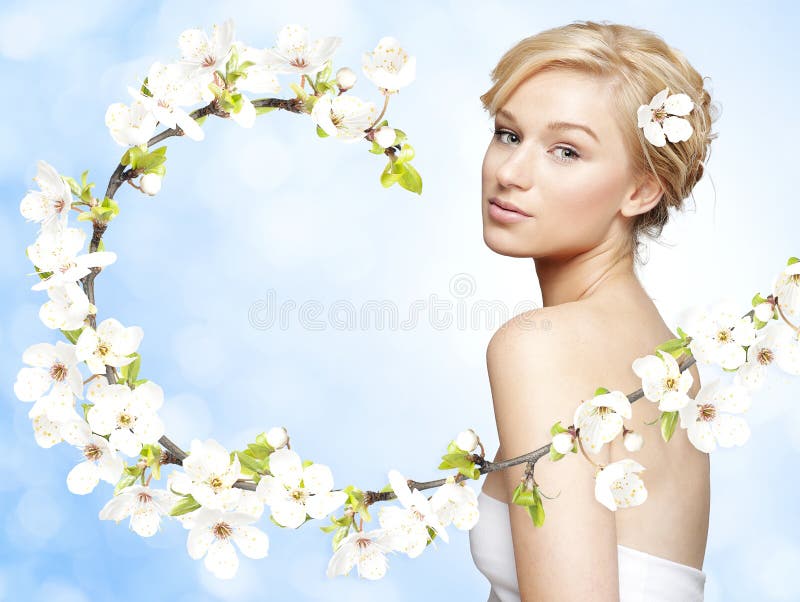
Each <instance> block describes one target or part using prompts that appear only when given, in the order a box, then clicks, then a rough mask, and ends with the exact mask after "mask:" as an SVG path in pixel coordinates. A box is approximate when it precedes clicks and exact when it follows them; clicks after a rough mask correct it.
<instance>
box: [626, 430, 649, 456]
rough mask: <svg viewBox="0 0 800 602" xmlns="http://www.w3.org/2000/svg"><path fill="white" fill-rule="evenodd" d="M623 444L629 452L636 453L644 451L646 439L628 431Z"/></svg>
mask: <svg viewBox="0 0 800 602" xmlns="http://www.w3.org/2000/svg"><path fill="white" fill-rule="evenodd" d="M622 444H623V445H624V446H625V449H627V450H628V451H629V452H636V451H639V450H640V449H642V446H643V445H644V438H643V437H642V436H641V435H640V434H639V433H636V432H634V431H628V432H627V433H625V435H623V437H622Z"/></svg>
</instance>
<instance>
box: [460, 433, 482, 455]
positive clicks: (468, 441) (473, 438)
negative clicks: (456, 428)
mask: <svg viewBox="0 0 800 602" xmlns="http://www.w3.org/2000/svg"><path fill="white" fill-rule="evenodd" d="M456 445H457V446H458V449H463V450H464V451H466V452H471V451H472V450H473V449H475V448H476V447H477V446H478V435H476V434H475V431H473V430H472V429H467V430H466V431H462V432H460V433H459V434H458V437H456Z"/></svg>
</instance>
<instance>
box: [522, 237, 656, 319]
mask: <svg viewBox="0 0 800 602" xmlns="http://www.w3.org/2000/svg"><path fill="white" fill-rule="evenodd" d="M533 261H534V264H535V265H536V275H537V277H538V278H539V286H540V288H541V291H542V305H543V306H544V307H550V306H553V305H561V304H562V303H570V302H573V301H580V300H582V299H586V298H588V297H590V296H592V295H595V294H596V293H597V292H599V291H600V290H603V289H604V288H605V287H607V286H608V285H609V284H611V282H614V283H615V285H616V284H622V283H623V282H627V283H628V284H634V285H636V286H637V287H639V288H641V284H640V283H639V279H638V277H637V276H636V274H635V272H634V269H633V255H632V253H625V254H620V253H619V252H618V251H617V250H615V249H613V248H606V249H603V248H601V247H597V248H595V249H592V250H591V251H588V252H586V253H582V254H579V255H575V256H573V257H570V258H568V259H555V258H551V257H546V258H534V260H533Z"/></svg>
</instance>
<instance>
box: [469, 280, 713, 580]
mask: <svg viewBox="0 0 800 602" xmlns="http://www.w3.org/2000/svg"><path fill="white" fill-rule="evenodd" d="M578 304H580V307H581V310H580V312H576V314H580V315H583V316H586V315H587V311H586V310H587V309H588V315H590V316H592V321H593V322H594V325H595V327H594V328H593V329H592V330H593V332H594V333H595V335H592V336H596V333H598V332H599V333H600V335H601V340H602V344H599V342H598V345H597V349H598V353H597V354H596V355H594V357H595V358H596V361H591V362H589V363H588V364H585V363H584V364H582V365H581V370H580V372H581V374H580V376H579V378H580V379H581V381H584V380H586V381H587V386H590V387H592V388H595V387H600V386H603V387H606V388H608V389H609V390H620V391H623V392H625V393H626V394H627V393H631V392H633V391H635V390H637V389H639V388H640V387H641V385H642V383H641V380H640V379H639V378H638V377H637V376H636V374H635V373H634V372H633V370H632V369H631V363H632V362H633V360H634V359H636V358H637V357H642V356H645V355H648V354H652V353H653V352H654V349H655V347H656V346H657V345H658V344H660V343H662V342H664V341H666V340H668V339H671V338H674V337H675V334H674V333H672V332H671V331H670V329H669V327H668V326H667V325H666V324H665V323H664V321H663V319H662V318H661V316H660V314H659V313H658V310H657V309H656V307H655V305H654V304H653V302H652V300H651V299H650V298H649V297H647V295H646V293H645V292H644V291H643V290H642V289H638V290H633V289H631V288H630V287H626V288H619V289H616V290H613V291H607V292H603V293H597V294H596V295H593V296H592V297H590V298H587V299H585V300H582V301H579V302H576V304H575V305H576V306H577V305H578ZM597 324H600V328H599V330H598V328H597V327H596V326H597ZM587 343H588V344H591V343H589V341H587ZM690 372H691V373H692V376H693V377H694V383H693V385H692V388H691V389H690V391H689V395H690V397H695V396H696V395H697V392H698V391H699V389H700V375H699V373H698V371H697V368H696V366H692V367H691V368H690ZM580 401H581V400H576V403H575V406H576V407H577V406H578V404H579V403H580ZM632 410H633V411H632V417H631V419H630V420H626V421H625V426H626V427H627V428H629V429H633V430H635V431H637V432H638V433H640V434H642V436H643V437H644V446H643V447H642V449H641V450H639V451H637V452H629V451H627V450H626V449H625V447H624V446H623V444H622V439H621V437H618V438H616V439H615V440H614V441H612V442H611V443H610V444H609V445H610V453H611V461H612V462H614V461H617V460H620V459H622V458H626V457H627V458H632V459H634V460H636V461H637V462H639V463H640V464H642V465H643V466H644V467H645V471H644V472H642V473H641V474H640V476H641V477H642V479H643V480H644V482H645V486H646V487H647V491H648V498H647V500H646V501H645V502H644V503H643V504H641V505H639V506H635V507H633V508H624V509H620V510H618V511H617V512H616V513H615V514H616V524H617V543H618V544H621V545H623V546H627V547H630V548H634V549H636V550H641V551H642V552H646V553H648V554H652V555H654V556H660V557H662V558H667V559H669V560H673V561H674V562H678V563H681V564H686V565H689V566H692V567H695V568H697V569H700V570H702V567H703V559H704V557H705V550H706V542H707V538H708V519H709V510H710V462H709V455H708V454H706V453H703V452H701V451H699V450H697V449H696V448H695V447H694V446H693V445H692V444H691V442H690V441H689V439H688V437H687V436H686V431H685V430H684V429H682V428H680V426H678V427H676V429H675V432H674V434H673V436H672V438H671V439H670V441H669V442H665V441H664V440H663V438H662V437H661V430H660V424H659V422H658V418H659V415H660V412H659V410H658V404H656V403H653V402H651V401H649V400H648V399H646V398H641V399H639V400H637V401H636V402H635V403H633V407H632ZM544 419H545V420H546V419H548V418H547V417H545V418H544ZM654 421H655V424H653V425H647V424H645V423H646V422H654ZM546 443H548V442H547V441H542V442H541V443H538V442H537V444H536V446H535V447H538V446H539V445H540V444H541V445H543V444H546ZM505 459H507V458H505V457H504V456H503V453H502V442H501V447H500V449H498V450H497V455H496V456H495V461H497V460H505ZM565 460H567V461H576V462H586V461H587V460H586V459H585V458H583V456H580V457H577V456H568V457H567V458H565ZM562 461H563V460H562ZM539 462H549V460H548V459H547V458H546V457H545V458H543V459H542V460H540V461H539ZM537 467H538V463H537ZM542 485H544V483H542ZM483 491H484V493H486V495H489V496H491V497H494V498H496V499H499V500H501V501H504V502H506V503H508V502H509V501H510V494H509V492H507V491H505V486H504V482H503V477H502V475H501V474H500V473H498V472H494V473H490V474H488V475H487V476H486V479H485V482H484V485H483ZM548 503H550V504H557V503H558V500H557V499H554V500H552V501H551V500H545V506H546V505H547V504H548Z"/></svg>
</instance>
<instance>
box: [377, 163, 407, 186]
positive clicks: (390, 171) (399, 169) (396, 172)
mask: <svg viewBox="0 0 800 602" xmlns="http://www.w3.org/2000/svg"><path fill="white" fill-rule="evenodd" d="M403 173H405V169H404V166H403V165H402V164H399V165H398V164H397V163H396V162H395V161H392V160H391V159H389V163H388V164H387V165H386V167H384V168H383V173H382V174H381V184H382V185H383V187H384V188H389V186H391V185H392V184H394V183H395V182H397V181H398V180H400V178H401V177H402V176H403Z"/></svg>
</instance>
